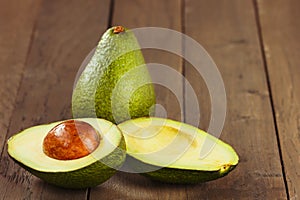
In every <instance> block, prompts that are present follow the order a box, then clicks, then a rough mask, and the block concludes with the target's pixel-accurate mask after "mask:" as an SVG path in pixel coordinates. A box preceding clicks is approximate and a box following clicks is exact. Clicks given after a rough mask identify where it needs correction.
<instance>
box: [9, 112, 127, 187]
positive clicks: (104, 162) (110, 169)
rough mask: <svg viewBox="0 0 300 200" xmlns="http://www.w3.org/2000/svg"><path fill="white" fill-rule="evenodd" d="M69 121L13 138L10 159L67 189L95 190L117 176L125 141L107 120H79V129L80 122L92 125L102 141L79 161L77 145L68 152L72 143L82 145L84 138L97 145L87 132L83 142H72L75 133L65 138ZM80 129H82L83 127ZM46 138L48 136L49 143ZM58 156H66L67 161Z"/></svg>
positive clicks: (97, 136) (42, 127) (25, 132)
mask: <svg viewBox="0 0 300 200" xmlns="http://www.w3.org/2000/svg"><path fill="white" fill-rule="evenodd" d="M66 122H69V123H70V120H69V121H61V122H54V123H51V124H46V125H39V126H35V127H31V128H28V129H25V130H24V131H22V132H20V133H18V134H16V135H14V136H12V137H11V138H10V139H9V140H8V153H9V155H10V157H11V158H13V160H15V161H16V162H17V163H18V164H19V165H20V166H22V167H23V168H25V169H26V170H28V171H29V172H31V173H32V174H33V175H35V176H37V177H39V178H41V179H43V180H45V181H46V182H49V183H51V184H54V185H57V186H60V187H65V188H75V189H76V188H87V187H93V186H97V185H99V184H101V183H103V182H104V181H106V180H107V179H109V178H110V177H111V176H113V175H114V174H115V172H116V169H118V168H119V167H121V165H122V164H123V162H124V160H125V156H126V152H125V148H126V147H125V142H124V138H123V136H122V133H121V132H120V130H119V129H118V127H117V126H116V125H114V124H112V123H111V122H109V121H106V120H103V119H92V118H83V119H76V123H75V124H76V126H77V122H78V123H84V124H88V125H89V126H90V127H92V128H94V130H95V132H96V133H97V134H96V135H94V136H93V137H96V138H98V139H99V140H100V141H99V144H98V145H97V146H95V148H94V150H93V151H92V152H90V153H89V154H88V155H85V156H83V157H80V158H77V157H76V156H78V155H79V154H80V152H81V151H80V149H79V148H80V147H78V146H73V147H74V148H73V149H72V150H68V149H67V148H68V147H67V146H68V143H71V142H77V143H78V142H80V141H78V140H81V139H82V140H84V141H86V142H87V147H88V148H89V146H91V145H93V141H92V140H93V138H91V137H90V136H87V135H86V133H84V134H83V136H81V138H80V139H78V137H77V138H76V137H74V138H73V139H70V137H73V136H74V135H75V132H74V130H73V132H71V133H70V135H64V136H62V135H63V133H61V132H60V130H65V131H69V129H68V127H67V125H66V124H65V123H66ZM84 126H86V125H83V127H81V129H82V128H83V129H84V128H85V127H84ZM55 127H56V132H54V134H52V136H51V135H49V134H48V133H50V132H51V131H53V130H54V129H55ZM78 129H80V124H79V125H78ZM71 131H72V130H71ZM80 131H81V132H82V130H80ZM90 131H93V130H92V129H91V130H90ZM78 132H79V131H78ZM83 132H84V131H83ZM72 135H73V136H72ZM46 137H48V138H47V140H46V139H45V138H46ZM53 138H54V139H56V140H55V142H52V143H51V140H53V141H54V139H53ZM48 140H50V142H49V141H48ZM59 142H60V143H61V144H60V146H59V145H57V146H55V143H59ZM45 144H48V148H45V146H44V145H45ZM88 148H87V149H88ZM46 150H47V151H46ZM60 151H61V152H64V151H65V152H66V153H65V155H60V154H61V153H60ZM46 153H49V154H46ZM48 155H52V156H51V157H50V156H48ZM55 156H57V157H59V156H62V157H63V160H61V159H57V158H56V157H55ZM74 156H75V157H74ZM68 157H69V158H68Z"/></svg>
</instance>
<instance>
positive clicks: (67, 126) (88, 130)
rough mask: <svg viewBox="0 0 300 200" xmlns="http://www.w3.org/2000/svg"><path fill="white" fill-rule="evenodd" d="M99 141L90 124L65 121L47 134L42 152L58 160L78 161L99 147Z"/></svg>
mask: <svg viewBox="0 0 300 200" xmlns="http://www.w3.org/2000/svg"><path fill="white" fill-rule="evenodd" d="M100 139H101V138H100V136H99V134H98V132H97V131H96V130H95V129H94V128H93V127H92V126H91V125H90V124H88V123H86V122H83V121H79V120H67V121H64V122H62V123H60V124H58V125H56V126H55V127H53V128H52V129H51V130H50V131H49V132H48V134H47V135H46V137H45V138H44V141H43V151H44V153H45V154H46V155H47V156H49V157H51V158H54V159H58V160H73V159H78V158H82V157H84V156H87V155H89V154H90V153H92V152H93V151H94V150H95V149H96V148H97V147H98V146H99V144H100Z"/></svg>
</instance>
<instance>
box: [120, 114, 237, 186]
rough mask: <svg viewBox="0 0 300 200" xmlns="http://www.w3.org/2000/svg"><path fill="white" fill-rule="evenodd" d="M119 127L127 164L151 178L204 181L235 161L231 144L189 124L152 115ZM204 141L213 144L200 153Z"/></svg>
mask: <svg viewBox="0 0 300 200" xmlns="http://www.w3.org/2000/svg"><path fill="white" fill-rule="evenodd" d="M118 127H119V128H120V129H121V131H122V132H123V135H124V137H125V141H126V147H127V154H128V155H129V156H128V158H127V161H126V163H127V165H129V166H130V167H131V168H132V169H133V170H134V171H135V172H137V173H141V174H142V175H145V176H147V177H150V178H152V179H154V180H158V181H162V182H169V183H199V182H205V181H210V180H214V179H217V178H220V177H223V176H225V175H227V174H228V173H229V172H230V171H232V170H233V169H234V168H235V166H236V165H237V164H238V159H239V158H238V155H237V154H236V152H235V151H234V149H233V148H232V147H231V146H229V145H228V144H226V143H224V142H222V141H221V140H219V139H217V138H215V137H214V136H212V135H210V134H208V133H206V132H204V131H202V130H200V129H198V128H195V127H193V126H191V125H188V124H184V123H181V122H176V121H173V120H169V119H162V118H154V117H151V118H139V119H133V120H129V121H126V122H123V123H121V124H119V125H118ZM204 142H205V143H206V142H209V143H210V144H212V145H211V146H209V148H208V151H206V153H205V154H201V153H200V152H201V150H202V148H203V147H205V145H204ZM204 152H205V151H204ZM201 156H202V157H201Z"/></svg>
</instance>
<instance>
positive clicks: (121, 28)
mask: <svg viewBox="0 0 300 200" xmlns="http://www.w3.org/2000/svg"><path fill="white" fill-rule="evenodd" d="M124 31H125V28H124V27H123V26H116V27H114V31H113V33H115V34H119V33H121V32H124Z"/></svg>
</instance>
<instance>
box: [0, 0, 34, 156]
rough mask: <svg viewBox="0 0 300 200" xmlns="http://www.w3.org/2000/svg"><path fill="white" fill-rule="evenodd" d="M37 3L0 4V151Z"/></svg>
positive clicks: (27, 49) (14, 2)
mask: <svg viewBox="0 0 300 200" xmlns="http://www.w3.org/2000/svg"><path fill="white" fill-rule="evenodd" d="M38 8H39V1H33V0H32V1H22V2H17V1H0V86H1V87H0V97H1V98H0V119H1V120H0V133H1V134H0V148H1V152H2V149H3V145H4V144H5V135H6V133H7V129H8V126H9V121H10V118H11V116H12V112H13V109H14V107H15V101H16V96H17V91H18V88H19V85H20V81H21V78H22V73H23V69H24V66H25V63H26V56H27V53H28V51H29V47H30V43H31V36H32V32H33V28H34V23H35V17H36V14H37V11H38Z"/></svg>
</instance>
